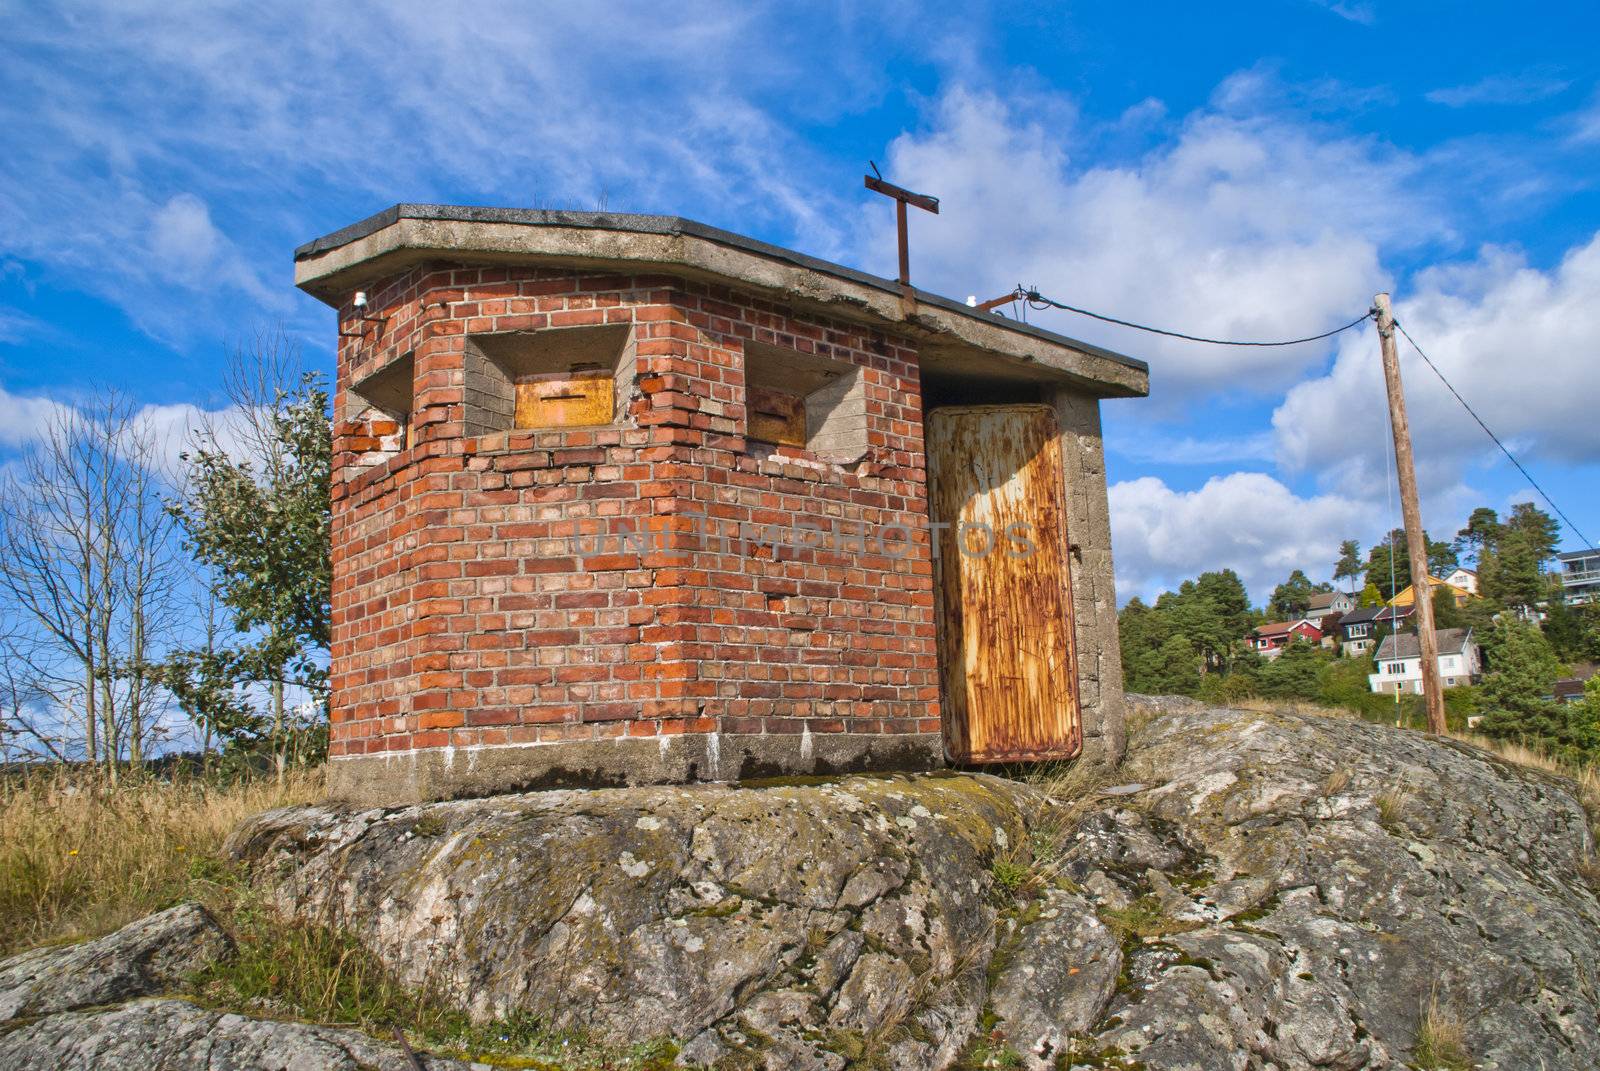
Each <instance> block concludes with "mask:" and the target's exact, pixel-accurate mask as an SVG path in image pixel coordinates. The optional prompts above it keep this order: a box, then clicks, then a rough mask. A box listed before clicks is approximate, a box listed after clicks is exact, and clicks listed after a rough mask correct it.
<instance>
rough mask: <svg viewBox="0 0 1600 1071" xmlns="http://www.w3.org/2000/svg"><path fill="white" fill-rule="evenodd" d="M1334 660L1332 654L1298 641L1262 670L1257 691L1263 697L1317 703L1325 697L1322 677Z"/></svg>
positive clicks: (1257, 676) (1259, 674)
mask: <svg viewBox="0 0 1600 1071" xmlns="http://www.w3.org/2000/svg"><path fill="white" fill-rule="evenodd" d="M1331 661H1333V655H1332V654H1331V653H1330V652H1327V651H1323V650H1322V649H1321V648H1319V647H1317V646H1315V645H1313V644H1310V643H1306V642H1305V641H1304V640H1294V641H1293V642H1291V643H1290V644H1289V646H1287V647H1285V648H1284V649H1283V653H1282V654H1280V655H1278V657H1277V658H1275V659H1273V660H1272V661H1270V662H1268V663H1267V664H1266V665H1264V666H1262V667H1261V671H1260V672H1259V673H1258V674H1257V675H1256V689H1257V691H1258V692H1259V693H1260V694H1261V695H1265V696H1270V697H1273V698H1278V699H1306V700H1316V699H1318V698H1320V696H1321V684H1320V682H1321V674H1322V669H1323V667H1324V666H1326V665H1328V663H1330V662H1331Z"/></svg>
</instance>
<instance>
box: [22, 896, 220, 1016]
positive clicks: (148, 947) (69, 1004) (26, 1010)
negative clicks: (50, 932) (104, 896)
mask: <svg viewBox="0 0 1600 1071" xmlns="http://www.w3.org/2000/svg"><path fill="white" fill-rule="evenodd" d="M228 947H229V942H228V938H227V935H226V934H224V933H223V932H222V928H221V927H220V926H218V925H217V922H216V920H215V919H213V918H212V917H211V914H210V912H208V911H207V910H206V909H205V908H203V907H201V906H200V905H199V904H192V903H185V904H179V905H178V906H177V907H172V908H168V909H167V910H166V911H161V912H157V913H156V914H154V915H150V916H148V917H146V918H142V919H140V920H139V921H138V922H135V923H132V924H130V925H128V926H124V927H123V928H122V929H120V930H118V931H117V932H115V933H112V934H108V935H106V936H105V937H101V938H98V939H96V940H93V941H84V942H83V943H82V944H76V945H64V946H59V947H47V948H36V949H34V950H32V951H31V952H24V953H23V954H22V955H20V956H13V957H12V958H11V959H8V960H5V961H3V962H0V1022H5V1021H8V1020H12V1019H20V1018H24V1017H31V1016H39V1015H50V1014H52V1013H54V1012H63V1011H71V1010H73V1009H75V1008H88V1007H93V1006H94V1005H97V1004H111V1003H113V1002H115V1001H119V1000H130V999H132V998H133V997H142V996H146V995H148V994H151V993H163V992H166V991H168V990H170V989H173V988H176V987H178V986H181V985H182V984H183V983H184V981H185V980H186V979H187V978H188V976H190V975H192V974H194V973H195V972H196V971H199V970H201V969H203V968H204V967H205V966H206V965H207V964H208V963H211V962H212V961H213V960H214V959H216V958H217V957H218V956H220V955H223V954H225V953H226V952H227V950H228Z"/></svg>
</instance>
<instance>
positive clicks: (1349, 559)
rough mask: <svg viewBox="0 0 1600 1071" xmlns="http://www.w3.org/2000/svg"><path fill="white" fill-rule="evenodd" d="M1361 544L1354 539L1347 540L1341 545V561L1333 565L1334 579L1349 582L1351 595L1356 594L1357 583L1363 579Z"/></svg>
mask: <svg viewBox="0 0 1600 1071" xmlns="http://www.w3.org/2000/svg"><path fill="white" fill-rule="evenodd" d="M1361 574H1362V567H1361V544H1360V543H1357V542H1356V541H1355V540H1354V539H1346V540H1345V541H1344V542H1343V543H1340V544H1339V560H1338V561H1336V562H1334V563H1333V578H1334V579H1335V580H1348V581H1349V582H1350V593H1351V594H1352V595H1353V594H1355V582H1356V581H1357V580H1359V579H1360V578H1361Z"/></svg>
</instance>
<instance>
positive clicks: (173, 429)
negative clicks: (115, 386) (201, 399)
mask: <svg viewBox="0 0 1600 1071" xmlns="http://www.w3.org/2000/svg"><path fill="white" fill-rule="evenodd" d="M78 404H79V403H78V402H77V401H74V400H70V399H69V400H62V399H59V398H51V397H48V396H43V395H22V394H13V393H11V392H10V391H7V390H6V389H5V388H4V387H3V386H0V448H5V449H8V450H12V451H24V450H26V449H27V447H28V446H30V445H31V444H33V443H35V442H38V441H39V440H40V439H42V438H44V437H45V435H46V434H47V433H48V432H49V430H50V428H51V427H52V426H55V425H58V424H59V422H60V421H62V420H63V419H65V418H66V417H68V416H69V415H71V414H72V413H73V411H74V410H75V409H76V408H77V407H78ZM90 408H91V409H94V408H97V407H95V406H91V407H90ZM131 416H132V420H131V423H132V425H133V427H134V428H135V429H136V433H137V434H138V436H139V437H140V439H141V440H143V441H144V442H145V443H147V444H148V445H149V447H150V450H151V456H150V458H149V459H148V460H149V461H150V463H151V464H152V466H153V467H154V470H155V471H156V472H157V473H159V474H160V475H161V477H162V478H163V479H165V480H166V481H167V482H169V483H176V482H177V481H178V480H179V478H180V477H181V474H182V471H183V461H182V458H181V456H180V455H182V454H183V453H184V452H185V451H189V450H192V449H194V448H195V446H196V445H197V443H198V439H197V437H196V434H197V432H198V431H199V430H200V429H203V428H206V429H212V430H213V431H214V434H215V436H216V441H217V442H218V444H219V445H221V447H222V449H223V450H224V451H226V452H228V453H230V454H233V455H236V456H238V455H240V453H241V450H242V434H243V431H244V419H243V415H242V413H241V411H240V410H239V409H238V408H237V407H233V406H227V407H223V408H221V409H206V408H204V407H203V406H199V405H190V404H187V403H177V404H170V405H143V406H139V407H138V408H137V409H134V410H133V411H132V414H131ZM14 456H15V455H13V457H14ZM0 463H9V459H4V458H0Z"/></svg>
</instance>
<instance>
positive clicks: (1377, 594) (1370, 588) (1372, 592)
mask: <svg viewBox="0 0 1600 1071" xmlns="http://www.w3.org/2000/svg"><path fill="white" fill-rule="evenodd" d="M1356 602H1357V605H1359V606H1382V605H1383V592H1381V591H1379V590H1378V585H1376V584H1374V583H1372V582H1371V581H1368V582H1367V585H1366V587H1364V588H1362V589H1361V595H1360V596H1359V597H1358V598H1357V600H1356Z"/></svg>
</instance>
